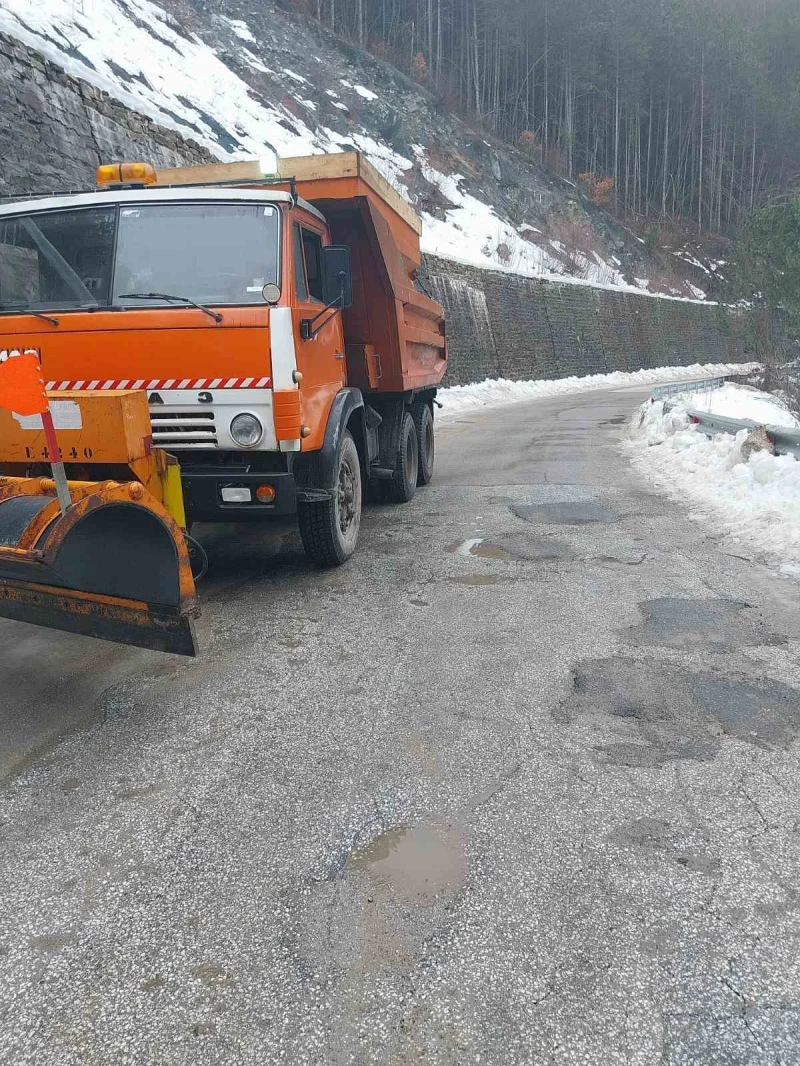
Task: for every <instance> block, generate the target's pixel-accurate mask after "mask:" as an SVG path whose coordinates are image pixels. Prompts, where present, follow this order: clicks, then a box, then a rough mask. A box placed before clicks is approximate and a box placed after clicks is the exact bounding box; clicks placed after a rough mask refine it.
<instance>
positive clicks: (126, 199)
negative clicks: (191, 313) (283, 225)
mask: <svg viewBox="0 0 800 1066" xmlns="http://www.w3.org/2000/svg"><path fill="white" fill-rule="evenodd" d="M248 201H249V202H250V203H253V202H256V203H274V204H282V203H292V196H291V194H290V193H288V192H284V191H283V190H282V189H264V188H260V189H258V188H244V187H238V188H222V189H220V188H216V189H210V188H203V187H197V188H181V189H176V188H159V187H158V186H152V185H151V186H148V187H147V188H143V189H126V188H112V189H101V190H98V191H95V192H78V193H68V194H66V195H57V196H45V197H38V198H36V199H30V200H17V201H15V202H14V203H10V204H5V205H3V206H0V219H2V218H10V217H13V216H14V215H29V214H31V213H32V212H34V211H58V210H64V209H66V208H72V207H107V206H110V205H113V204H148V203H203V202H206V203H209V202H213V203H231V202H236V203H241V202H248ZM297 204H298V206H299V207H302V208H303V210H304V211H308V212H309V214H311V215H313V216H314V217H315V218H318V219H319V220H320V221H321V222H324V221H325V216H324V215H323V214H322V213H321V212H320V211H318V210H317V208H316V207H314V206H313V205H312V204H310V203H308V201H307V200H303V199H302V198H299V199H298V201H297Z"/></svg>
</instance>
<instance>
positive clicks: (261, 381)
mask: <svg viewBox="0 0 800 1066" xmlns="http://www.w3.org/2000/svg"><path fill="white" fill-rule="evenodd" d="M271 384H272V382H271V379H270V378H183V379H179V378H152V379H150V380H149V381H148V379H147V378H137V379H136V380H134V379H133V378H125V379H123V380H119V379H116V378H109V379H108V380H106V381H103V379H102V378H95V379H94V381H48V382H47V391H48V392H86V391H87V390H90V389H92V390H93V389H99V390H100V391H101V392H110V391H113V390H115V389H144V390H145V391H146V392H153V391H154V390H158V389H164V390H167V389H268V388H269V387H270V385H271Z"/></svg>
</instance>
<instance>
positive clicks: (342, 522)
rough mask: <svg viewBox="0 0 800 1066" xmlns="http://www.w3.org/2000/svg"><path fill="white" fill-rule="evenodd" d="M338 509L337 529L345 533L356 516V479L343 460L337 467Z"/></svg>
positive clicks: (348, 464)
mask: <svg viewBox="0 0 800 1066" xmlns="http://www.w3.org/2000/svg"><path fill="white" fill-rule="evenodd" d="M337 502H338V509H339V529H340V530H341V531H342V533H346V532H347V530H348V529H349V528H350V526H351V525H352V524H353V519H354V518H355V514H356V479H355V476H354V474H353V469H352V467H351V466H350V463H349V462H348V461H347V460H345V461H344V462H343V463H342V464H341V466H340V467H339V485H338V488H337Z"/></svg>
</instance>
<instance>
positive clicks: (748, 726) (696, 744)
mask: <svg viewBox="0 0 800 1066" xmlns="http://www.w3.org/2000/svg"><path fill="white" fill-rule="evenodd" d="M553 713H554V717H555V718H556V719H557V720H559V721H565V722H574V721H576V720H577V719H579V718H585V719H587V720H588V721H589V722H593V723H594V726H595V728H596V729H597V731H598V732H600V733H601V736H600V738H599V740H600V742H599V743H598V744H597V746H596V750H598V751H599V752H601V753H602V754H603V755H604V756H605V757H606V758H608V759H609V760H610V761H612V762H616V763H618V764H620V765H623V766H659V765H662V764H663V763H665V762H668V761H670V760H672V759H699V760H704V759H711V758H713V757H714V756H715V755H716V754H717V752H718V750H719V747H720V743H721V741H722V739H723V738H724V737H734V738H736V739H738V740H742V741H745V742H747V743H749V744H755V745H758V746H759V747H763V748H783V747H786V746H788V745H789V744H790V743H791V742H792V741H793V740H794V739H795V738H796V737H797V735H798V733H799V732H800V692H798V691H797V690H796V689H794V688H790V687H789V686H788V685H784V684H782V683H781V682H778V681H769V680H764V681H762V680H758V681H752V680H744V679H737V678H731V677H724V676H722V675H720V674H716V673H694V672H691V671H688V670H682V669H681V668H680V667H672V666H662V665H660V664H657V663H652V662H647V663H639V662H635V661H633V660H630V659H619V658H616V659H601V660H597V661H595V662H591V663H586V664H583V665H581V666H580V667H578V668H577V669H576V670H575V671H574V673H573V685H572V692H571V694H570V695H569V696H568V697H567V698H566V699H565V700H564V701H563V702H562V704H561V705H560V707H559V708H557V709H556V710H555V711H554V712H553Z"/></svg>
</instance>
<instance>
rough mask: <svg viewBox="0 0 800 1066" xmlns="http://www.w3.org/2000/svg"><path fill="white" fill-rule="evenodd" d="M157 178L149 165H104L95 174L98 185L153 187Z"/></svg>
mask: <svg viewBox="0 0 800 1066" xmlns="http://www.w3.org/2000/svg"><path fill="white" fill-rule="evenodd" d="M157 180H158V177H157V175H156V172H155V169H154V168H153V167H152V166H151V165H150V164H149V163H105V164H104V165H103V166H102V167H98V168H97V170H96V172H95V181H96V182H97V184H98V185H127V184H128V183H134V182H135V183H136V184H138V185H155V184H156V181H157Z"/></svg>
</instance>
